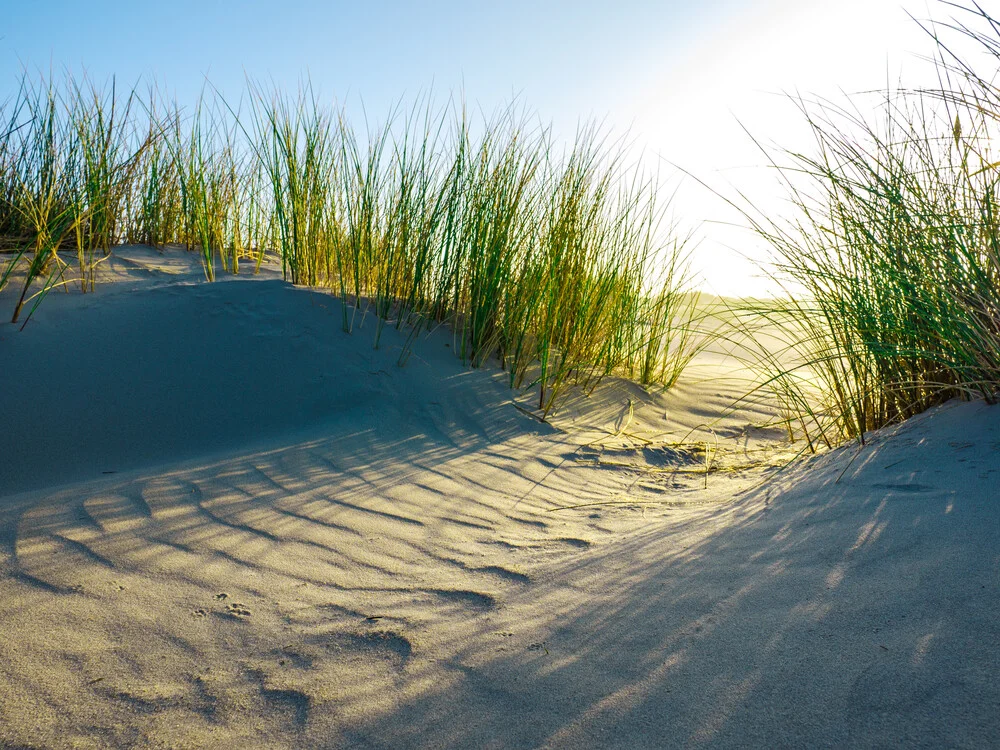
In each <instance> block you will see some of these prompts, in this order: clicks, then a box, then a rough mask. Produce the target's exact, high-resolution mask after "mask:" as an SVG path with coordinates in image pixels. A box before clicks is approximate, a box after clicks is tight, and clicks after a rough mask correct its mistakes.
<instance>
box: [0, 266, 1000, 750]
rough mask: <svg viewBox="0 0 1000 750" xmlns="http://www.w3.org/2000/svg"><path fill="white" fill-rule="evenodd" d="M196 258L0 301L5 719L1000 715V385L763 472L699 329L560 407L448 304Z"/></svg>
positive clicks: (610, 731)
mask: <svg viewBox="0 0 1000 750" xmlns="http://www.w3.org/2000/svg"><path fill="white" fill-rule="evenodd" d="M199 274H200V271H199V270H198V268H197V266H196V265H194V261H193V258H192V257H191V256H185V255H183V254H180V253H176V252H175V253H168V254H166V255H163V256H160V255H159V254H157V253H155V252H154V251H151V250H148V249H144V248H128V249H123V250H121V251H119V252H118V253H117V257H115V258H114V259H112V260H111V262H110V263H109V264H108V265H107V267H106V269H105V275H106V276H107V277H108V280H107V283H105V284H103V285H102V286H100V287H99V289H98V292H97V293H96V294H88V295H80V294H78V293H77V294H72V295H65V294H62V293H53V294H52V295H51V296H50V297H49V298H48V299H47V300H46V301H45V302H44V303H43V305H42V306H41V307H40V308H39V310H38V312H37V313H36V315H35V317H34V318H33V319H32V321H31V322H30V323H29V324H28V326H27V327H26V329H25V330H24V331H23V332H19V331H18V330H17V329H16V327H13V326H10V325H3V326H2V327H0V362H2V365H3V366H2V368H0V394H2V395H0V424H3V425H5V426H6V430H5V441H4V445H3V453H2V463H0V532H2V533H0V542H2V544H0V554H2V557H0V746H3V747H34V748H43V747H44V748H64V747H65V748H68V747H94V748H98V747H101V748H103V747H178V748H180V747H192V748H201V747H213V748H215V747H220V748H244V747H267V748H282V747H363V748H400V747H462V748H466V747H467V748H479V747H497V748H532V747H564V748H583V747H622V748H643V747H650V748H652V747H767V748H770V747H897V746H904V747H970V748H984V747H990V746H997V745H998V744H1000V681H998V680H997V678H996V676H997V674H998V673H1000V506H998V503H1000V408H994V407H988V406H985V405H983V404H981V403H968V404H947V405H945V406H944V407H942V408H940V409H938V410H935V411H933V412H931V413H928V414H926V415H923V416H921V417H918V418H916V419H914V420H912V421H911V422H909V423H907V424H905V425H903V426H902V427H900V428H897V429H896V430H894V431H892V434H890V433H885V434H882V435H878V436H876V437H875V439H874V440H873V441H872V443H871V444H870V445H869V446H868V447H865V448H864V449H862V450H860V451H858V449H857V448H856V447H855V446H849V447H845V448H843V449H840V450H838V451H835V452H832V453H829V454H827V455H824V456H821V457H818V458H815V459H812V460H809V461H802V462H800V463H799V464H796V465H794V466H793V467H791V468H789V469H787V470H785V471H783V472H781V473H779V474H777V476H773V475H774V473H775V472H774V470H773V469H772V468H769V467H770V466H773V465H777V464H780V463H781V462H782V461H783V460H785V459H786V458H787V456H788V455H789V451H790V449H789V447H788V446H786V445H784V444H783V443H782V442H781V431H780V430H777V429H773V428H771V429H760V428H758V427H755V426H753V425H755V424H756V425H759V424H761V423H763V422H764V421H765V420H766V415H765V414H764V413H749V412H743V413H738V414H730V415H728V416H726V417H725V418H723V419H721V420H718V419H717V418H718V417H719V415H721V414H723V412H724V410H725V408H726V406H727V404H728V403H729V402H730V400H731V398H732V395H733V394H734V393H736V392H738V391H739V389H740V386H739V383H731V382H724V381H721V380H718V379H711V378H709V379H706V378H707V376H709V375H713V376H714V377H715V378H717V377H718V376H719V370H718V366H717V363H713V362H711V361H707V362H706V363H705V364H703V365H701V367H700V369H696V370H695V371H692V374H691V377H689V378H688V379H687V381H686V382H684V383H682V384H681V385H680V386H679V387H678V388H677V389H675V391H674V392H671V393H668V394H666V395H650V394H646V393H644V392H643V391H642V390H641V389H639V388H637V387H635V386H632V385H629V384H627V383H622V382H609V383H608V384H607V385H606V386H604V387H602V388H601V389H600V390H599V391H598V392H597V393H595V394H594V395H593V396H592V397H591V398H586V399H585V398H582V397H579V398H576V399H574V400H573V401H572V402H571V403H570V404H568V405H567V406H566V408H564V409H563V410H562V411H561V413H560V414H558V415H557V416H556V418H555V419H554V420H553V423H554V425H555V427H553V426H550V425H544V424H541V423H539V422H537V421H536V420H534V419H532V418H531V417H530V416H528V415H526V414H525V413H523V412H522V411H521V410H519V409H517V408H515V406H514V405H513V403H512V399H516V400H518V403H520V404H521V405H522V406H524V407H530V403H529V399H530V394H523V395H518V394H514V393H512V392H511V391H510V390H508V389H507V387H506V382H505V376H504V375H503V374H502V373H499V372H494V371H486V370H481V371H467V370H466V369H465V368H463V367H462V365H461V363H460V362H459V361H458V359H457V357H455V356H454V354H453V353H452V351H451V349H450V348H449V347H448V346H447V344H448V343H449V342H450V337H449V335H448V334H447V333H445V332H443V331H440V332H438V333H437V334H436V335H435V336H432V337H430V338H428V339H422V340H421V341H419V342H418V344H417V347H416V350H415V353H414V356H413V357H411V358H410V360H409V362H408V364H407V365H406V367H405V368H403V369H400V368H399V367H397V365H396V360H397V359H398V356H399V353H400V347H401V344H402V342H403V340H404V338H405V337H404V336H403V335H401V334H399V333H397V332H396V331H395V330H394V329H387V330H386V331H385V333H384V335H383V344H382V346H381V348H380V349H379V350H378V351H375V350H373V349H372V347H371V342H372V333H373V329H374V320H373V319H371V318H370V317H369V319H368V320H367V321H366V323H365V325H364V327H363V328H361V329H360V330H356V331H355V332H354V333H353V334H351V335H348V334H345V333H343V332H342V331H341V323H340V321H341V318H340V314H341V310H340V304H339V302H338V301H337V300H336V299H335V298H332V297H330V296H329V295H322V294H319V293H316V292H311V291H307V290H302V289H294V288H292V287H290V286H289V285H286V284H284V283H282V282H281V281H280V280H279V279H278V278H277V275H276V274H275V272H274V271H273V270H269V271H267V272H265V273H264V274H262V276H263V278H255V279H250V278H242V277H241V278H239V279H227V280H224V281H220V282H217V283H215V284H211V285H210V284H207V283H203V282H200V281H199ZM10 294H11V290H10V289H8V290H7V291H6V292H4V294H3V295H0V312H4V314H5V315H8V314H9V310H10V309H11V308H12V302H11V300H10ZM699 372H700V375H699ZM630 401H631V403H632V408H631V414H632V416H631V417H630V416H629V406H628V404H629V403H630ZM709 422H712V423H713V424H712V431H709V430H707V429H706V424H707V423H709ZM557 428H558V429H557ZM692 430H694V431H693V432H692ZM640 437H641V438H645V439H647V440H654V442H653V443H650V444H648V445H647V444H645V443H643V442H642V441H641V440H639V439H638V438H640ZM716 440H718V443H717V445H718V447H717V449H716ZM699 441H707V442H708V443H709V445H710V448H711V449H712V451H713V453H714V455H713V457H712V460H711V462H710V463H709V464H708V466H709V468H711V469H713V470H712V471H711V472H710V473H708V474H707V475H706V473H705V468H706V456H705V453H704V451H703V449H702V446H703V443H700V442H699ZM677 442H681V443H682V444H680V445H668V444H670V443H677ZM791 450H793V451H794V449H791ZM751 459H752V460H751ZM720 468H721V469H722V470H721V471H716V469H720ZM768 476H772V479H771V481H770V482H768V483H765V484H764V485H762V486H760V487H757V485H759V483H760V482H761V481H762V480H764V479H766V478H767V477H768ZM573 506H583V507H573Z"/></svg>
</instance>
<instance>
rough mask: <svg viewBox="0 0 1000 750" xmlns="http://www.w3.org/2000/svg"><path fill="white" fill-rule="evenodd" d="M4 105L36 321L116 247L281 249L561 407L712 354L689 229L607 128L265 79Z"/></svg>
mask: <svg viewBox="0 0 1000 750" xmlns="http://www.w3.org/2000/svg"><path fill="white" fill-rule="evenodd" d="M4 116H5V117H4V119H5V121H6V122H7V123H8V124H7V127H6V129H5V131H4V135H3V136H2V137H0V235H2V236H3V238H4V241H5V244H6V247H7V248H8V249H9V250H11V251H12V252H11V254H10V255H9V256H8V259H7V261H6V263H5V265H4V267H3V270H2V274H3V275H2V277H0V287H2V285H6V284H7V283H10V282H11V280H12V279H15V278H16V279H18V283H20V284H22V285H23V286H22V291H21V294H20V296H19V301H18V303H17V306H16V309H15V310H14V314H13V318H14V320H15V321H17V320H18V319H19V317H20V316H21V314H22V309H23V307H24V305H25V304H26V302H27V301H29V300H31V299H32V298H33V297H34V299H35V300H36V302H37V301H38V300H40V299H41V297H42V296H44V293H45V292H47V291H48V290H49V289H51V288H54V287H55V286H58V285H60V284H65V283H69V282H70V281H72V280H74V279H75V280H78V281H79V283H80V285H81V287H82V289H83V290H84V291H89V290H91V289H92V288H93V286H94V281H95V273H94V270H95V268H96V266H97V264H98V263H100V262H101V260H103V259H104V258H105V257H106V256H107V254H108V253H109V252H110V250H111V247H112V246H113V245H115V244H117V243H121V242H143V243H148V244H152V245H163V244H167V243H178V244H182V245H184V246H186V247H187V248H188V249H190V250H193V251H197V252H198V253H199V255H200V257H201V261H202V266H203V268H204V271H205V277H206V280H208V281H212V280H214V279H215V278H216V277H217V275H218V274H219V273H240V272H241V269H242V268H244V267H246V262H250V263H251V264H252V265H253V267H254V268H259V266H260V263H261V262H262V261H263V259H264V258H265V257H266V256H268V255H272V256H273V257H277V258H278V259H280V262H281V265H282V269H283V272H284V274H285V277H286V278H287V279H288V280H290V281H291V282H292V283H294V284H302V285H307V286H314V287H329V288H331V289H332V290H333V291H334V292H335V293H336V294H338V295H339V296H340V298H341V300H342V301H343V303H344V304H343V309H344V317H343V320H342V325H343V328H344V329H345V330H347V331H350V330H352V329H353V328H354V327H355V326H356V325H358V324H359V323H360V322H361V321H362V320H364V319H365V317H366V316H369V315H371V316H372V318H373V320H374V324H375V344H376V346H378V344H379V341H380V338H381V333H382V330H383V327H384V326H385V325H390V324H391V325H396V326H398V327H401V328H402V327H407V328H409V329H410V330H411V331H412V333H411V340H412V337H413V336H415V335H417V334H418V333H419V332H420V331H421V330H424V329H426V328H428V327H431V326H436V325H439V324H442V323H445V324H448V325H449V326H450V327H451V328H452V329H453V330H454V332H455V336H456V343H457V346H456V351H457V352H458V353H459V355H460V356H461V357H462V358H463V359H464V360H465V361H466V362H468V363H470V364H471V365H473V366H479V365H481V364H483V363H484V362H487V361H491V360H497V361H499V363H500V364H501V366H503V367H504V368H505V369H506V370H508V372H509V373H510V382H511V385H512V386H516V387H525V386H531V385H534V386H537V388H538V393H539V404H538V406H539V409H540V410H541V411H542V412H543V413H545V414H547V413H548V412H549V411H550V410H551V409H552V408H553V405H554V404H555V403H556V402H557V400H558V397H559V396H560V395H561V394H562V393H564V392H565V389H566V388H567V387H568V386H569V385H570V384H578V385H580V386H582V387H585V388H593V387H594V386H595V385H596V384H597V383H598V382H599V381H600V380H601V378H603V377H605V376H607V375H609V374H612V373H616V374H623V375H626V376H629V377H634V378H636V379H638V380H641V381H642V382H643V383H644V384H647V385H657V384H659V385H663V386H669V385H671V384H672V383H673V382H674V381H675V380H676V378H677V376H678V375H679V374H680V372H681V371H682V370H683V368H684V366H685V365H686V364H687V362H688V361H689V360H690V358H691V357H692V356H693V354H694V352H695V351H696V350H697V346H698V344H697V343H696V341H697V339H696V338H695V337H694V336H692V335H691V332H690V328H691V324H692V322H693V320H694V312H693V311H694V304H693V303H692V301H691V300H692V297H691V295H690V294H685V292H687V291H688V288H687V287H688V286H689V281H690V279H689V277H688V272H687V252H688V243H687V240H686V238H682V237H678V236H676V234H675V233H674V232H672V231H670V228H669V227H668V226H666V224H665V222H664V214H665V210H666V208H667V205H666V202H665V201H663V200H661V199H660V197H659V195H658V193H657V189H656V181H655V180H654V179H651V178H644V177H642V176H641V174H640V173H639V171H638V169H637V168H636V167H635V165H631V164H628V163H627V162H626V161H625V152H624V149H623V148H622V146H621V144H620V143H609V142H607V141H605V140H602V138H601V137H600V136H599V134H598V133H597V132H596V131H595V129H594V128H584V129H581V131H580V132H579V133H578V135H577V137H576V139H575V141H574V142H572V143H570V144H569V145H566V146H562V145H559V146H557V145H556V144H555V142H554V139H553V137H552V135H551V133H550V131H549V129H548V128H545V127H542V126H540V125H538V124H536V123H535V122H534V121H533V119H532V118H531V117H530V116H529V113H526V112H525V111H523V110H522V109H520V108H518V107H516V106H509V107H506V108H503V109H500V110H498V111H497V112H496V113H495V114H494V115H493V116H492V117H487V118H485V119H482V118H475V119H474V118H471V117H469V115H468V114H467V112H466V110H465V109H464V106H462V105H450V106H447V107H443V108H440V109H437V108H435V107H434V106H433V104H432V103H431V102H430V101H429V100H421V101H419V102H417V103H416V104H414V105H413V107H412V108H410V109H408V110H407V109H404V108H402V107H398V108H397V109H396V111H394V112H393V113H391V114H390V117H389V118H388V119H387V120H386V121H385V122H384V123H382V124H376V125H374V126H372V125H369V124H368V123H367V122H366V123H365V129H364V131H361V132H359V131H357V130H355V129H354V127H353V125H352V124H351V123H350V122H349V121H348V119H347V118H346V116H345V114H344V112H342V111H340V110H336V109H332V108H325V107H324V106H323V105H322V104H320V102H319V101H318V98H317V97H316V95H315V94H314V92H313V91H312V90H311V88H309V87H306V88H305V89H303V90H301V91H300V92H299V93H298V94H297V95H296V96H292V97H289V96H288V95H286V94H284V93H282V92H280V91H274V90H270V89H267V88H265V87H262V86H259V85H256V84H253V83H251V84H249V85H248V88H247V91H246V92H245V96H244V97H243V99H242V100H241V101H240V103H239V104H234V103H232V102H228V101H226V100H224V99H222V98H221V97H220V96H218V95H217V94H216V92H214V90H213V89H211V88H210V87H209V88H206V90H205V92H204V93H203V95H202V97H201V98H200V100H199V102H198V103H197V104H196V106H195V107H194V109H193V110H191V111H185V110H183V109H181V108H180V107H178V106H177V105H176V104H173V103H169V102H165V101H163V100H162V98H161V97H160V96H159V95H158V94H157V92H156V91H155V90H150V91H149V92H147V93H146V94H145V95H140V94H139V93H138V92H137V91H131V92H121V91H119V90H117V88H116V87H115V85H114V83H113V82H112V83H111V85H110V86H108V87H105V88H100V87H97V86H94V85H92V84H90V83H89V82H87V81H84V82H78V81H76V80H74V79H72V78H67V79H65V80H64V81H62V82H61V83H57V82H56V81H55V80H52V79H41V80H40V81H38V82H37V83H36V82H33V81H32V80H30V79H29V78H28V77H27V76H25V77H23V79H22V85H21V88H20V91H19V94H18V95H17V96H16V97H15V98H14V99H12V100H11V101H9V102H8V103H7V105H6V107H5V109H4ZM70 257H72V258H74V259H75V261H76V268H75V270H73V271H71V270H70V268H69V263H68V262H67V261H66V260H65V258H70ZM15 271H17V272H18V273H15ZM28 317H30V312H29V315H28ZM407 354H408V352H404V353H403V355H402V356H401V358H400V359H401V361H405V359H406V356H407Z"/></svg>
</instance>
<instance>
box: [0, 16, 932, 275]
mask: <svg viewBox="0 0 1000 750" xmlns="http://www.w3.org/2000/svg"><path fill="white" fill-rule="evenodd" d="M904 6H905V7H906V8H908V9H909V11H910V12H911V13H913V15H915V16H918V17H922V18H926V17H927V16H928V15H934V16H937V17H941V16H943V15H946V13H945V12H944V10H945V9H944V8H943V7H942V6H940V5H938V4H931V5H930V7H928V5H927V4H926V3H924V2H922V1H921V2H910V1H909V0H840V1H839V2H833V1H832V0H799V1H797V2H796V1H794V0H704V1H702V2H691V1H690V0H685V1H683V2H675V1H674V0H659V1H656V0H617V2H611V1H610V0H603V1H600V2H599V1H594V0H576V1H575V2H570V1H569V0H550V1H548V2H546V1H545V0H536V1H535V2H526V1H524V0H514V1H507V2H497V0H492V1H490V2H478V1H477V0H466V1H465V2H452V1H450V0H447V1H446V0H428V1H427V2H401V1H389V0H384V1H383V2H350V3H347V2H320V1H319V0H286V1H285V2H278V1H272V2H262V1H261V0H251V1H249V2H232V1H231V0H201V2H193V1H192V0H177V1H174V2H156V3H152V2H142V1H133V2H107V1H106V0H90V1H89V2H80V1H79V0H77V1H76V2H63V1H59V2H53V1H52V0H49V1H48V2H46V1H45V0H40V1H39V2H23V3H17V4H14V5H13V7H10V8H8V9H6V10H5V12H4V13H3V14H0V95H5V94H7V93H9V92H10V91H11V90H12V89H13V86H14V85H15V84H16V80H17V78H18V75H19V72H20V70H21V69H22V67H26V68H27V69H28V70H29V71H37V70H39V69H43V70H47V69H49V68H50V67H51V68H52V69H53V70H55V71H56V72H61V71H62V70H64V69H69V70H71V71H72V72H74V73H75V74H77V75H79V74H80V73H81V72H83V71H86V72H87V73H88V75H89V76H90V77H91V78H93V79H95V80H97V81H103V80H106V79H108V78H110V76H111V75H115V76H117V80H118V82H119V85H123V84H126V85H129V86H131V84H132V83H134V82H135V81H137V80H140V79H142V80H144V81H150V80H156V81H157V82H158V83H159V84H160V86H161V88H162V89H163V90H164V91H166V92H169V93H170V94H172V95H174V96H175V97H176V98H177V99H178V101H179V102H181V103H182V104H186V103H193V102H194V100H195V98H196V97H197V95H198V92H199V91H200V89H201V87H202V86H203V85H204V82H205V80H206V77H207V78H208V79H209V80H210V81H211V82H212V84H213V85H215V86H216V87H218V88H219V89H220V90H222V91H223V92H224V93H225V94H226V95H227V96H228V97H233V96H238V94H239V92H240V91H241V90H242V88H243V81H244V75H249V76H250V77H252V78H254V79H257V80H261V81H266V82H270V81H272V80H273V82H274V83H275V84H277V85H278V86H280V87H283V88H286V89H294V88H295V87H296V86H297V85H298V84H299V82H301V81H302V80H303V79H304V78H306V77H307V76H308V78H309V79H310V80H311V81H312V83H313V85H314V87H315V88H316V89H318V90H319V91H320V93H321V95H322V96H323V97H325V98H328V99H329V100H331V101H332V100H334V99H336V100H338V101H339V102H341V103H346V104H347V105H348V107H349V110H350V111H352V112H359V111H360V107H359V106H358V105H359V102H360V101H361V100H362V99H363V101H364V104H365V108H366V110H367V112H368V114H369V116H371V117H372V118H373V119H376V120H377V119H381V118H382V117H383V116H384V114H385V113H386V112H387V111H388V109H389V107H390V106H391V104H392V103H393V102H394V101H396V100H398V99H400V98H401V97H402V98H404V99H406V98H411V99H412V97H413V96H414V95H416V94H418V93H420V92H426V91H427V90H428V89H430V88H431V87H433V90H434V91H435V92H436V93H437V94H438V95H439V96H441V97H444V96H446V95H447V94H448V93H450V92H456V91H459V90H461V91H463V92H464V95H465V98H466V100H467V101H468V102H469V103H470V104H471V105H473V106H476V105H478V106H480V107H482V108H483V109H485V110H487V111H492V110H493V109H495V108H496V107H498V106H500V105H502V104H504V103H506V102H508V101H510V99H511V98H512V96H514V95H515V94H516V95H517V96H518V97H519V100H520V102H521V103H522V104H523V105H525V106H526V107H528V108H530V109H531V110H533V111H536V112H537V113H538V115H539V116H540V117H541V119H542V120H543V121H545V122H552V123H554V125H555V129H556V132H557V133H561V134H563V135H567V136H571V135H572V133H573V130H574V129H575V127H576V125H577V123H578V122H580V121H581V120H588V119H597V120H600V121H602V122H604V123H605V124H606V126H607V127H608V128H610V129H612V130H613V131H615V132H617V133H623V132H625V131H626V130H628V132H629V136H630V137H631V139H632V141H633V142H634V143H635V144H636V148H637V150H640V151H642V152H643V154H644V160H645V162H646V163H647V164H648V165H649V166H651V167H652V166H662V167H663V170H664V173H665V174H668V175H674V176H675V179H676V180H679V181H680V188H679V191H678V194H677V202H676V212H677V213H678V218H679V219H680V220H681V221H682V223H684V224H685V225H687V226H697V227H698V231H699V233H700V234H701V235H702V236H703V237H705V241H704V243H703V246H702V248H701V251H700V252H699V259H698V263H697V266H698V270H699V272H700V273H702V274H703V276H704V277H705V278H706V279H707V286H708V287H709V288H710V289H713V290H715V291H720V292H724V293H733V292H735V291H742V290H748V289H750V287H748V286H747V284H748V283H749V282H748V279H749V278H750V277H751V276H752V275H753V274H754V270H753V268H752V267H751V266H750V265H749V264H747V263H744V262H743V261H742V260H740V259H739V257H737V254H734V253H733V252H732V251H731V250H729V249H728V248H729V247H730V246H737V250H740V251H741V252H746V253H749V254H750V255H754V254H755V253H756V252H757V251H756V250H753V249H752V248H750V245H748V244H745V243H747V242H749V240H748V239H746V238H741V237H740V236H739V235H738V234H735V235H734V234H733V233H732V232H731V231H728V230H720V229H719V228H718V225H715V224H709V225H702V224H701V223H702V222H703V221H705V220H709V221H713V222H717V221H727V220H730V219H732V218H733V217H732V215H730V214H727V212H726V210H725V207H724V206H722V205H721V201H719V200H718V199H717V198H715V197H713V196H711V195H709V194H706V191H704V190H703V189H702V188H700V187H699V186H698V185H697V184H696V183H694V182H693V181H692V180H690V179H682V178H680V177H676V174H677V173H675V172H673V165H680V166H681V167H683V168H684V169H686V170H689V171H690V172H693V173H694V174H696V175H698V177H699V178H701V179H704V180H706V181H708V182H710V183H712V184H715V185H720V186H721V185H728V184H729V183H732V184H733V185H734V186H736V187H739V188H741V189H743V190H744V191H750V192H753V194H754V195H755V196H759V199H760V200H761V202H763V203H764V204H768V202H769V201H772V200H776V198H775V197H774V196H770V195H768V194H767V192H766V191H767V190H768V189H771V188H769V187H766V186H765V183H766V182H767V179H766V178H765V175H766V170H763V169H761V164H762V163H763V160H762V158H761V157H760V155H759V153H758V152H757V150H756V148H755V147H754V146H753V144H752V142H751V141H750V139H749V137H748V136H747V135H746V134H745V133H744V132H743V129H742V126H741V123H742V125H745V126H746V127H747V128H749V129H750V130H751V131H752V132H753V133H754V134H755V135H757V136H758V137H759V138H761V139H762V140H763V141H765V142H772V141H773V142H776V143H780V144H782V145H787V146H791V147H796V146H797V145H799V144H798V141H797V139H798V138H800V137H801V136H802V132H803V129H802V127H801V122H800V121H799V120H797V119H796V118H795V116H794V114H793V111H792V109H791V107H790V106H789V105H788V103H787V101H785V100H784V99H783V98H782V97H781V96H780V93H781V92H794V91H800V92H803V93H806V92H814V93H818V94H821V95H825V96H834V97H836V96H838V95H839V94H840V92H841V90H843V91H847V92H852V91H860V90H866V89H872V88H877V87H879V86H883V85H884V84H885V82H886V80H887V78H889V79H891V80H895V79H896V78H898V77H899V76H900V75H901V72H902V73H905V74H906V76H905V79H906V80H907V81H908V82H913V81H917V80H928V79H927V78H926V71H924V72H921V67H920V62H919V60H917V59H916V58H915V56H914V53H924V54H927V53H929V52H930V51H931V48H930V46H929V44H928V40H927V39H926V37H925V36H924V35H923V34H922V32H920V31H919V29H918V28H917V27H916V24H914V23H913V22H912V21H910V20H909V19H908V18H907V15H906V13H905V12H904ZM921 76H923V78H921ZM911 85H916V84H915V83H911ZM751 291H752V290H751Z"/></svg>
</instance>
